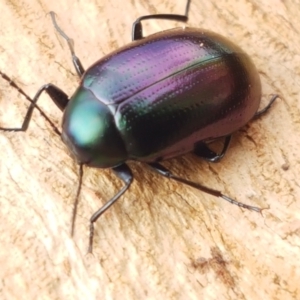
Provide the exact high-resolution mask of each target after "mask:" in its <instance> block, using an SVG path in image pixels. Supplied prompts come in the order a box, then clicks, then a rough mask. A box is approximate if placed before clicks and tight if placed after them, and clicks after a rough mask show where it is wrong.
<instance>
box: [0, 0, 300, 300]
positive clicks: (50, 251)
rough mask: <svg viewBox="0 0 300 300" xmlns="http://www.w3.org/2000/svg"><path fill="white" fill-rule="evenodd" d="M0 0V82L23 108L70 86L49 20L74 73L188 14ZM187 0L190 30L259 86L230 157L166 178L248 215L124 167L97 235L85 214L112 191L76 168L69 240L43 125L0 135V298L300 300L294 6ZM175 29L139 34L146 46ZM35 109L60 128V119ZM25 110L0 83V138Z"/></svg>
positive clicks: (68, 171)
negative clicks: (239, 63)
mask: <svg viewBox="0 0 300 300" xmlns="http://www.w3.org/2000/svg"><path fill="white" fill-rule="evenodd" d="M50 3H51V2H49V1H45V0H40V1H33V0H23V1H21V2H20V1H15V0H13V1H8V0H0V7H1V10H2V11H1V19H0V69H1V70H2V71H3V72H5V73H6V74H8V75H10V76H11V77H13V79H14V80H16V82H17V83H18V84H20V86H21V87H22V88H23V89H24V90H25V91H26V92H27V93H28V94H29V95H31V97H33V95H34V94H35V92H36V91H37V89H38V88H39V87H40V86H41V85H43V84H45V83H48V82H52V83H54V84H56V85H58V86H59V87H61V88H63V89H64V90H65V91H66V92H67V93H68V94H70V95H71V94H72V93H73V91H74V89H75V88H76V86H77V84H78V79H77V77H76V74H75V72H74V70H73V66H72V64H71V60H70V55H69V52H68V49H67V46H66V44H65V43H64V41H62V40H61V39H60V38H59V37H58V36H57V35H56V33H55V31H54V29H53V26H52V24H51V21H50V17H49V15H47V13H48V12H49V11H51V10H53V11H55V12H56V13H57V15H58V22H59V24H60V26H61V27H62V28H63V29H64V30H65V31H66V32H67V33H68V34H69V35H70V36H71V37H72V38H73V39H74V41H75V49H76V51H77V54H78V56H79V57H80V58H81V60H82V62H83V64H84V66H86V67H87V66H89V65H90V64H92V63H93V62H95V61H96V60H97V59H98V58H100V57H102V56H103V55H105V54H107V53H109V52H110V51H112V50H113V49H116V48H118V47H120V46H122V45H125V44H127V43H128V42H130V38H131V35H130V34H131V24H132V22H133V21H134V20H135V19H136V18H137V17H139V16H141V15H146V14H153V13H183V12H184V8H185V1H182V0H180V1H175V0H172V1H171V0H164V1H161V0H151V1H150V0H143V1H142V0H140V1H130V2H129V1H128V2H125V1H120V0H114V1H111V0H109V1H101V0H92V1H88V2H87V1H76V2H75V1H70V0H65V1H63V2H53V1H52V3H51V4H50ZM217 3H218V4H213V1H200V0H194V1H192V4H191V10H190V20H189V23H188V25H189V26H194V27H202V28H206V29H210V30H213V31H216V32H219V33H221V34H223V35H225V36H227V37H229V38H230V39H232V41H234V42H236V43H237V44H239V45H240V46H241V47H242V48H243V49H244V50H246V51H247V52H248V53H249V54H250V55H251V56H252V57H253V60H254V62H255V64H256V65H257V68H258V69H259V72H260V74H261V78H262V82H263V93H264V96H263V99H262V106H263V105H264V104H266V103H267V101H268V99H269V97H270V95H271V94H272V93H278V94H280V96H281V98H280V100H279V101H277V103H276V104H275V105H274V107H273V108H272V111H271V112H270V113H269V114H268V115H267V116H265V117H264V118H263V119H261V120H258V121H256V122H252V123H251V124H249V125H248V126H246V128H243V129H242V130H240V131H239V132H238V133H237V134H236V135H235V136H234V139H233V143H232V145H231V148H230V150H229V152H228V154H227V155H226V157H225V158H224V159H223V160H222V162H220V163H219V164H209V163H206V162H203V161H200V160H199V159H197V158H195V157H193V156H191V155H187V156H185V157H181V158H178V159H174V160H171V161H169V162H167V163H166V165H167V166H168V167H169V168H170V169H171V170H172V171H173V172H174V173H176V174H178V175H180V176H182V177H185V178H189V179H191V180H194V181H199V182H202V183H205V184H206V185H208V186H211V187H214V188H218V189H220V190H221V191H223V192H224V193H225V194H228V195H231V196H232V197H235V198H236V199H238V200H239V201H242V202H245V203H248V204H250V205H256V206H260V207H269V209H268V210H264V211H263V214H262V215H260V214H257V213H254V212H250V211H245V210H243V209H240V208H238V207H234V206H232V205H230V204H228V203H226V202H225V201H222V200H219V199H215V198H213V197H211V196H209V195H205V194H203V193H201V192H198V191H195V190H193V189H191V188H188V187H184V186H182V185H180V184H178V183H173V182H170V181H168V180H166V179H163V178H160V177H158V175H156V174H154V173H152V172H151V171H150V170H148V169H147V168H145V167H144V166H143V165H142V164H134V163H132V164H130V166H131V167H132V169H133V172H134V175H135V181H134V183H133V185H132V187H131V189H130V191H128V192H127V193H126V195H125V196H124V197H123V198H122V200H120V201H119V202H118V203H117V204H116V205H115V206H114V207H113V208H112V209H110V211H108V212H107V213H106V214H105V215H104V216H103V217H102V218H101V219H100V220H99V221H98V222H97V225H96V235H95V245H94V254H93V255H86V249H87V243H88V221H89V217H90V216H91V214H92V213H93V212H94V211H95V210H96V209H97V208H99V207H100V206H101V205H102V204H103V203H105V201H106V200H107V199H109V198H110V197H111V196H112V195H113V194H114V193H115V192H116V191H117V190H118V188H120V186H121V183H120V182H119V181H118V180H117V179H116V178H115V177H114V175H113V174H112V172H111V171H110V170H92V169H87V168H86V169H85V175H84V185H83V189H82V195H81V202H80V205H79V209H78V216H77V222H76V234H75V237H74V238H73V239H72V238H71V237H70V220H71V215H72V203H73V200H74V196H75V193H76V186H77V182H78V178H77V173H78V170H77V169H78V168H77V166H76V164H75V163H74V162H73V161H72V159H71V158H70V157H69V155H68V152H67V150H66V149H65V147H64V145H63V144H62V142H61V141H60V138H59V137H57V136H56V135H55V133H53V131H52V130H51V127H50V126H49V124H48V123H47V122H46V121H45V119H44V118H43V117H42V116H40V114H39V113H37V112H36V113H34V115H33V119H32V122H31V124H30V127H29V129H28V131H27V132H26V133H13V132H12V133H7V132H5V133H3V132H1V133H0V150H1V155H0V160H1V161H0V171H1V173H0V176H1V191H0V198H1V199H0V207H1V209H0V245H1V247H0V265H1V268H0V278H1V283H0V295H1V299H224V298H226V299H299V298H300V285H299V282H300V251H299V247H300V187H299V180H298V179H299V175H300V154H299V149H300V137H299V133H300V121H299V120H300V117H299V110H300V104H299V103H300V101H299V99H300V80H299V74H300V54H299V45H300V25H299V24H300V23H299V18H300V2H299V0H296V1H295V0H287V1H279V0H273V1H268V0H263V1H258V0H252V1H250V0H239V1H236V0H235V1H233V0H227V1H225V0H224V1H223V0H220V1H218V2H217ZM175 26H182V24H179V23H176V22H168V21H155V20H154V21H149V22H146V24H145V26H144V27H145V32H146V34H151V33H154V32H157V31H160V30H165V29H168V28H171V27H175ZM40 105H41V106H42V107H43V109H44V111H45V112H46V113H47V114H48V115H49V117H50V118H51V120H53V121H54V122H55V123H56V124H57V125H58V126H59V124H60V120H61V113H60V111H59V110H58V109H57V108H56V107H55V106H54V104H53V103H51V101H50V100H49V99H48V97H47V96H44V97H42V99H41V100H40ZM27 107H28V103H27V101H26V100H25V99H24V98H23V97H22V96H20V94H18V92H17V91H15V90H13V89H12V88H11V87H10V86H9V85H8V83H7V82H5V81H4V80H3V79H2V78H0V126H7V127H8V126H17V125H18V124H21V122H22V118H23V116H24V115H25V112H26V108H27Z"/></svg>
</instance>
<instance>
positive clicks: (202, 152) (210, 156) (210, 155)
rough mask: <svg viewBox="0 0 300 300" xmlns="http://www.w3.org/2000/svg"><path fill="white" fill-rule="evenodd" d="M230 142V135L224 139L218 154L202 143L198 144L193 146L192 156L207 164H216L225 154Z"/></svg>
mask: <svg viewBox="0 0 300 300" xmlns="http://www.w3.org/2000/svg"><path fill="white" fill-rule="evenodd" d="M230 140H231V135H228V136H226V137H225V141H224V146H223V149H222V151H221V153H220V154H217V153H215V152H214V151H213V150H211V149H210V148H209V147H208V146H207V145H206V144H205V143H204V142H199V143H197V144H196V145H195V149H194V154H195V155H197V156H198V157H201V158H203V159H205V160H207V161H209V162H218V161H220V160H221V159H222V158H223V157H224V155H225V154H226V152H227V150H228V147H229V144H230Z"/></svg>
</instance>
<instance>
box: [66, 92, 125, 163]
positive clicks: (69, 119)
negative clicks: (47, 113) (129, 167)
mask: <svg viewBox="0 0 300 300" xmlns="http://www.w3.org/2000/svg"><path fill="white" fill-rule="evenodd" d="M62 140H63V141H64V143H65V144H66V145H67V146H68V148H69V150H70V151H71V153H72V155H73V156H74V157H75V159H76V160H77V161H78V162H79V163H82V164H86V165H88V166H91V167H95V168H109V167H114V166H117V165H119V164H121V163H123V162H124V161H125V160H126V159H127V153H126V149H125V146H124V143H123V140H122V138H121V136H120V133H119V132H118V130H117V128H116V126H115V121H114V116H113V114H112V112H111V111H110V110H109V108H108V107H107V106H106V105H105V104H103V103H102V102H100V101H99V100H98V99H97V98H96V97H95V95H94V94H93V93H92V92H91V91H90V90H88V89H85V88H84V87H79V88H78V89H77V90H76V92H75V93H74V95H73V96H72V97H71V99H70V101H69V103H68V105H67V107H66V109H65V111H64V116H63V124H62Z"/></svg>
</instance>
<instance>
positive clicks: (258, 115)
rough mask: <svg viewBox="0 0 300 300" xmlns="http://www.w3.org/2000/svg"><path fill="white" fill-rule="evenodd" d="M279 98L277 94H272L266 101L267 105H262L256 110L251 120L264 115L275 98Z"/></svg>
mask: <svg viewBox="0 0 300 300" xmlns="http://www.w3.org/2000/svg"><path fill="white" fill-rule="evenodd" d="M277 98H279V95H273V96H272V97H271V99H270V101H269V103H268V105H267V106H266V107H264V108H263V109H261V110H259V111H257V112H256V113H255V115H254V117H253V120H255V119H258V118H259V117H261V116H262V115H264V114H265V113H267V112H268V111H269V109H270V108H271V106H272V104H273V103H274V102H275V100H276V99H277Z"/></svg>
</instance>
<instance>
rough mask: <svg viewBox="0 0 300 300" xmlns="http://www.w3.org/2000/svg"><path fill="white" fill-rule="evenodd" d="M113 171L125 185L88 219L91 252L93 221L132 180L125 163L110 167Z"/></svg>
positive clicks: (115, 199)
mask: <svg viewBox="0 0 300 300" xmlns="http://www.w3.org/2000/svg"><path fill="white" fill-rule="evenodd" d="M112 170H113V171H114V173H115V174H116V175H117V176H118V177H119V178H120V179H121V180H122V181H124V183H125V186H124V187H123V188H122V189H121V190H120V191H119V192H118V193H117V194H116V195H115V196H113V197H112V198H111V199H110V200H109V201H107V202H106V203H105V204H104V205H103V206H102V207H101V208H100V209H99V210H97V211H96V212H95V213H94V214H93V215H92V216H91V219H90V239H89V249H88V252H89V253H92V250H93V237H94V223H95V222H96V221H97V220H98V219H99V217H100V216H101V215H102V214H103V213H104V212H105V211H106V210H107V209H109V208H110V207H111V206H112V205H113V204H114V203H115V202H116V201H117V200H118V199H119V198H120V197H121V196H122V195H123V194H124V193H125V192H126V191H127V189H128V188H129V187H130V185H131V183H132V181H133V175H132V172H131V170H130V168H129V167H128V166H127V165H126V164H122V165H120V166H117V167H114V168H112Z"/></svg>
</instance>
